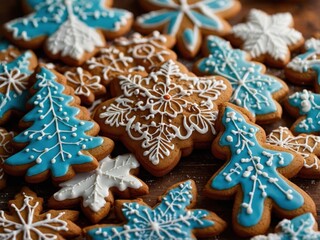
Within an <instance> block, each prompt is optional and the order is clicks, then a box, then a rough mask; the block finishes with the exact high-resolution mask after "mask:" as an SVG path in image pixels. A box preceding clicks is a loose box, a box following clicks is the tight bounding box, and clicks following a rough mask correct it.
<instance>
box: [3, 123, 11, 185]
mask: <svg viewBox="0 0 320 240" xmlns="http://www.w3.org/2000/svg"><path fill="white" fill-rule="evenodd" d="M13 136H14V134H13V132H7V131H6V130H4V129H3V128H0V148H1V152H2V153H1V154H0V181H1V180H3V179H4V176H5V173H4V171H3V168H2V167H1V165H2V164H3V163H4V161H5V160H6V159H7V158H8V157H9V156H10V155H11V154H12V153H13V148H12V147H11V146H9V144H10V142H11V140H12V138H13Z"/></svg>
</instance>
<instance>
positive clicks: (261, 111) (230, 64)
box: [194, 36, 289, 123]
mask: <svg viewBox="0 0 320 240" xmlns="http://www.w3.org/2000/svg"><path fill="white" fill-rule="evenodd" d="M205 53H206V55H207V57H206V58H203V59H200V60H199V61H198V62H197V63H196V64H195V65H194V72H196V73H198V74H202V75H204V74H205V75H212V74H215V75H220V76H223V77H225V78H226V79H228V80H229V81H230V83H231V85H232V88H233V95H232V97H231V102H232V103H234V104H236V105H238V106H240V107H244V108H246V109H247V110H249V112H250V113H252V115H253V116H254V117H256V119H257V122H258V123H270V122H274V121H275V120H278V119H280V118H281V115H282V108H281V106H280V104H279V103H278V102H277V101H281V100H282V99H283V98H284V97H285V96H286V94H287V93H288V92H289V89H288V86H287V85H286V84H285V83H284V82H283V81H282V80H281V79H279V78H277V77H275V76H271V75H267V74H265V72H266V67H265V66H264V65H262V64H260V63H257V62H252V61H250V57H249V56H248V54H246V53H245V52H244V51H241V50H239V49H233V48H232V47H231V45H230V43H229V42H228V41H225V40H223V39H221V38H219V37H215V36H209V37H208V38H207V41H206V45H205Z"/></svg>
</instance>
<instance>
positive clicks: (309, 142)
mask: <svg viewBox="0 0 320 240" xmlns="http://www.w3.org/2000/svg"><path fill="white" fill-rule="evenodd" d="M267 143H269V144H271V145H276V146H280V147H284V148H286V149H289V150H292V151H294V152H296V153H298V154H300V155H301V156H302V157H303V158H304V168H302V169H301V170H300V176H302V177H308V178H318V177H319V176H320V169H319V165H320V160H319V158H318V155H320V137H319V136H315V135H312V134H308V135H307V134H300V135H298V136H294V135H293V134H292V133H291V131H290V130H289V129H288V128H287V127H279V128H277V129H274V130H273V131H272V132H271V133H270V134H269V135H268V136H267Z"/></svg>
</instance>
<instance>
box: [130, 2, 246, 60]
mask: <svg viewBox="0 0 320 240" xmlns="http://www.w3.org/2000/svg"><path fill="white" fill-rule="evenodd" d="M140 4H141V5H142V7H143V8H145V9H146V10H149V11H151V12H148V13H146V14H143V15H141V16H139V17H138V18H137V20H136V28H137V29H138V31H140V32H143V33H148V32H150V31H153V30H159V29H160V30H161V31H162V33H165V34H168V35H171V36H173V37H176V39H177V46H178V49H179V50H180V52H181V54H183V55H184V56H186V57H194V56H195V55H196V54H197V53H198V51H199V49H200V47H201V43H202V38H203V35H208V34H217V35H220V36H222V35H226V34H227V33H228V32H229V31H230V25H229V24H228V23H227V22H226V21H225V20H224V19H223V18H228V17H231V16H233V15H234V14H236V13H237V12H238V11H239V10H240V3H239V2H238V1H237V0H206V1H203V0H193V1H191V0H141V1H140Z"/></svg>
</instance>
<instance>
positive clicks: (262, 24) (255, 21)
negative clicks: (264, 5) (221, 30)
mask: <svg viewBox="0 0 320 240" xmlns="http://www.w3.org/2000/svg"><path fill="white" fill-rule="evenodd" d="M292 24H293V17H292V15H291V14H290V13H278V14H275V15H272V16H269V15H268V14H266V13H265V12H262V11H260V10H257V9H252V10H251V11H250V13H249V16H248V22H247V23H241V24H238V25H235V26H234V27H233V29H232V33H233V35H234V36H235V37H237V38H240V39H241V40H242V41H243V49H244V50H246V51H248V52H249V53H250V55H251V56H252V57H253V58H261V57H262V56H266V55H268V56H270V57H271V58H272V60H269V59H268V58H266V60H267V62H268V63H269V64H271V63H272V62H274V61H281V62H283V64H284V65H285V64H286V63H287V62H288V61H289V59H290V58H288V56H290V50H289V47H292V46H295V47H299V46H300V45H301V44H303V36H302V34H301V33H300V32H298V31H296V30H295V29H293V28H292V27H291V26H292ZM278 64H279V63H278Z"/></svg>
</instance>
